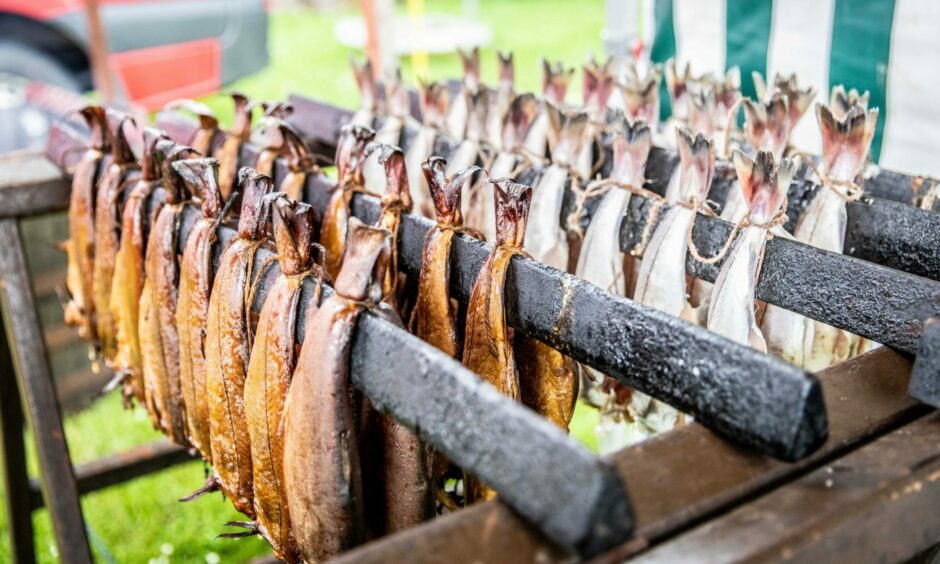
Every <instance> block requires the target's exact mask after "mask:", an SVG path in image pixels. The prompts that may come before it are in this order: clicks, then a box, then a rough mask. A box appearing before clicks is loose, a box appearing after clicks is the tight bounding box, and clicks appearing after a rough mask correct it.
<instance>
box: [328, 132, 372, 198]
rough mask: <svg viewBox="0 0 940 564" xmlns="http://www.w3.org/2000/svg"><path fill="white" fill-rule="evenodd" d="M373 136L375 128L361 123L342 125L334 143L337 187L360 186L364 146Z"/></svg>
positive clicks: (361, 182)
mask: <svg viewBox="0 0 940 564" xmlns="http://www.w3.org/2000/svg"><path fill="white" fill-rule="evenodd" d="M373 138H375V130H373V129H371V128H368V127H365V126H362V125H344V126H343V127H342V128H341V129H340V133H339V140H338V141H337V143H336V172H337V174H338V176H339V188H340V189H344V188H346V187H350V186H362V185H363V179H362V163H363V161H364V160H365V150H366V146H367V145H368V144H369V143H371V142H372V139H373Z"/></svg>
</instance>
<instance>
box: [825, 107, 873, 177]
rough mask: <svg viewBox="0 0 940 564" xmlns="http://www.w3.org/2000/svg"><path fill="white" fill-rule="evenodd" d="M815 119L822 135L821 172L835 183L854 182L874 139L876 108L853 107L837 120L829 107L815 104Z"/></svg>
mask: <svg viewBox="0 0 940 564" xmlns="http://www.w3.org/2000/svg"><path fill="white" fill-rule="evenodd" d="M816 118H817V120H818V121H819V129H820V130H821V132H822V165H823V171H824V172H825V173H826V174H827V175H829V176H830V177H831V178H833V179H835V180H842V181H849V182H851V181H854V180H855V178H856V177H857V176H858V175H859V174H860V173H861V172H862V168H863V167H864V166H865V158H866V157H867V156H868V150H869V148H870V147H871V141H872V138H874V136H875V127H876V126H877V125H878V108H873V109H871V110H868V109H866V108H865V107H864V106H863V105H861V104H856V105H854V106H852V107H851V108H850V109H849V111H848V112H847V113H846V114H845V117H843V118H841V119H840V118H838V117H836V115H835V113H834V112H833V111H832V110H831V109H830V108H829V107H828V106H824V105H822V104H816Z"/></svg>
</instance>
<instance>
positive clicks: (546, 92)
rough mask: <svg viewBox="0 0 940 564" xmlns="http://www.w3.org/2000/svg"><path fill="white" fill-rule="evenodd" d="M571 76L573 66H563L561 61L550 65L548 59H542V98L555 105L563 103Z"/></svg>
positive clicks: (572, 74)
mask: <svg viewBox="0 0 940 564" xmlns="http://www.w3.org/2000/svg"><path fill="white" fill-rule="evenodd" d="M572 76H574V68H571V67H568V68H565V66H564V65H563V64H562V63H561V61H558V62H557V63H555V64H554V65H552V64H551V63H550V62H548V59H542V98H543V99H544V100H545V101H546V102H550V103H552V104H555V105H556V106H560V105H562V104H564V103H565V95H566V94H567V93H568V84H569V83H570V82H571V77H572Z"/></svg>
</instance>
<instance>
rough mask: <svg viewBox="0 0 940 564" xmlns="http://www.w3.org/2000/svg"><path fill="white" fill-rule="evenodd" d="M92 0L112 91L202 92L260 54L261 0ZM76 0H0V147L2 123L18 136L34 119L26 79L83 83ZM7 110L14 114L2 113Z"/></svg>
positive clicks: (73, 86)
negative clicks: (102, 34) (105, 48)
mask: <svg viewBox="0 0 940 564" xmlns="http://www.w3.org/2000/svg"><path fill="white" fill-rule="evenodd" d="M98 4H99V11H100V14H101V20H102V23H103V26H104V30H105V34H106V36H107V40H108V49H109V57H108V69H109V71H110V73H111V76H112V77H114V83H115V88H116V89H117V90H118V95H119V98H120V99H122V100H126V101H127V102H128V103H129V104H131V105H133V106H135V107H138V108H143V109H148V110H152V109H156V108H159V107H160V106H162V105H163V104H165V103H166V102H168V101H169V100H172V99H175V98H191V97H197V96H201V95H205V94H208V93H210V92H214V91H216V90H218V89H219V88H221V87H222V86H224V85H226V84H229V83H231V82H233V81H234V80H235V79H237V78H240V77H242V76H245V75H247V74H250V73H253V72H256V71H258V70H260V69H262V68H264V67H265V66H266V65H267V63H268V50H267V29H268V17H267V10H266V7H267V6H266V4H267V3H266V2H265V1H264V0H99V2H98ZM84 8H85V2H84V0H0V122H4V121H6V125H0V152H3V151H4V150H5V149H6V150H9V149H10V148H12V147H10V146H9V145H10V143H9V139H10V137H11V135H10V130H11V129H12V128H16V129H18V130H19V135H20V136H21V137H22V136H25V137H26V138H27V140H29V139H30V138H32V137H33V135H32V134H33V133H34V130H36V131H38V129H39V128H38V127H37V124H36V123H33V122H35V116H30V115H29V114H30V112H29V111H28V109H27V108H26V106H27V103H28V102H30V101H31V100H29V98H30V96H29V93H30V88H29V83H31V82H39V83H45V84H51V85H54V86H58V87H61V88H65V89H67V90H71V91H74V92H84V91H88V90H90V89H91V88H92V81H91V68H90V65H89V56H88V52H89V40H88V32H87V26H86V15H85V12H84ZM33 102H35V101H33ZM33 105H35V103H34V104H33ZM10 114H13V116H14V117H15V118H17V119H16V120H15V121H16V123H11V122H9V121H7V119H4V118H9V116H10ZM43 125H45V124H43ZM43 129H45V127H43ZM4 138H6V139H7V142H5V141H4ZM22 141H23V140H22V138H21V139H20V143H19V144H20V145H23V143H22ZM26 144H32V143H29V142H28V143H26ZM4 145H7V146H6V147H4Z"/></svg>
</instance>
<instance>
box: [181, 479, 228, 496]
mask: <svg viewBox="0 0 940 564" xmlns="http://www.w3.org/2000/svg"><path fill="white" fill-rule="evenodd" d="M221 487H222V484H221V482H219V476H218V475H217V474H209V475H208V476H207V477H206V483H205V484H203V485H202V486H201V487H200V488H199V489H198V490H196V491H194V492H193V493H191V494H189V495H187V496H185V497H181V498H180V501H182V502H187V501H192V500H194V499H199V498H200V497H202V496H204V495H206V494H207V493H212V492H215V491H218V490H219V489H221Z"/></svg>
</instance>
